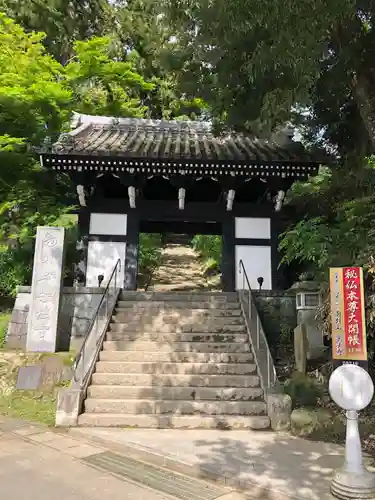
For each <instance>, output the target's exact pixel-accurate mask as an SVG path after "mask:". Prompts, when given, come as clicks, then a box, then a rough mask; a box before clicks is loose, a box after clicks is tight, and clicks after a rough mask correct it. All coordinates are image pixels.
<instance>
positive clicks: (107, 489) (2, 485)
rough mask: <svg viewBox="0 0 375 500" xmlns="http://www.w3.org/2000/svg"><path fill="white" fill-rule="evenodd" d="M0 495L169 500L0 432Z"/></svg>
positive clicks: (7, 498)
mask: <svg viewBox="0 0 375 500" xmlns="http://www.w3.org/2000/svg"><path fill="white" fill-rule="evenodd" d="M80 449H81V448H80ZM81 451H82V449H81ZM81 456H82V453H81ZM0 492H1V499H4V500H51V499H53V500H73V499H74V500H107V499H108V500H167V498H168V497H165V496H163V495H161V494H159V493H157V492H155V491H152V490H149V489H144V488H141V487H139V486H138V485H135V484H132V483H128V482H124V481H122V480H120V479H117V478H116V477H114V476H112V475H110V474H106V473H104V472H100V471H98V470H96V469H93V468H91V467H89V466H86V465H85V464H83V463H82V462H81V461H80V460H79V458H75V457H73V456H70V455H69V454H67V453H63V452H61V451H57V450H55V449H53V448H50V447H48V446H45V445H43V444H39V443H33V442H28V441H25V440H23V439H21V437H19V436H17V435H15V434H8V433H6V434H2V435H1V433H0ZM168 500H170V497H169V498H168Z"/></svg>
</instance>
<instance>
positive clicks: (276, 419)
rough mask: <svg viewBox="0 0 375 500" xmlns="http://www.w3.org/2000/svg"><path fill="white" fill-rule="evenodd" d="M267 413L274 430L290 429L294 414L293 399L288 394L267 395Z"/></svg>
mask: <svg viewBox="0 0 375 500" xmlns="http://www.w3.org/2000/svg"><path fill="white" fill-rule="evenodd" d="M267 414H268V417H269V419H270V422H271V429H272V430H274V431H288V430H289V429H290V416H291V414H292V399H291V398H290V396H288V395H287V394H281V393H276V394H268V395H267Z"/></svg>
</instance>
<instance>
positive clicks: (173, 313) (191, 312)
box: [114, 307, 242, 322]
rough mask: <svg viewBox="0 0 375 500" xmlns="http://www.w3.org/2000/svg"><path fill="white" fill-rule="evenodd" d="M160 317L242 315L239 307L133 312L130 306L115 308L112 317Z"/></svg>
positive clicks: (121, 319)
mask: <svg viewBox="0 0 375 500" xmlns="http://www.w3.org/2000/svg"><path fill="white" fill-rule="evenodd" d="M119 311H120V312H119ZM155 315H156V316H157V318H161V319H163V320H165V321H166V322H167V321H168V320H169V319H172V318H173V319H175V318H178V319H185V318H189V319H191V318H193V319H203V318H215V319H216V318H220V319H222V320H224V319H234V318H236V319H237V318H239V317H242V312H241V309H212V308H211V309H175V310H174V309H172V308H169V309H163V308H160V309H157V308H153V309H148V308H146V309H145V310H143V311H142V312H134V311H133V309H132V308H127V307H125V308H122V309H117V310H116V312H115V316H114V318H116V321H117V320H118V321H119V322H122V321H127V320H128V319H129V318H132V319H133V320H134V321H138V320H143V319H146V320H147V319H149V318H152V319H153V318H155Z"/></svg>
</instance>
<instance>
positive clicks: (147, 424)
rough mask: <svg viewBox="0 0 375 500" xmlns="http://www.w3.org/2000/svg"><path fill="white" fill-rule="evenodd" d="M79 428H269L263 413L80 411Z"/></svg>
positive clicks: (267, 419)
mask: <svg viewBox="0 0 375 500" xmlns="http://www.w3.org/2000/svg"><path fill="white" fill-rule="evenodd" d="M78 425H80V426H82V427H140V428H145V429H147V428H149V429H169V428H170V429H222V430H225V429H228V430H229V429H253V430H262V429H268V428H269V426H270V420H269V418H268V417H266V416H243V415H234V416H226V415H223V416H218V415H215V416H209V415H207V416H201V415H184V416H176V415H168V416H167V415H160V416H159V415H124V414H118V415H116V414H106V413H104V414H100V413H83V414H82V415H80V416H79V418H78Z"/></svg>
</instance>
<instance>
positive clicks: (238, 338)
mask: <svg viewBox="0 0 375 500" xmlns="http://www.w3.org/2000/svg"><path fill="white" fill-rule="evenodd" d="M106 340H114V341H127V342H134V341H137V340H139V341H154V342H156V343H161V342H162V343H165V342H215V343H220V342H222V343H226V342H231V343H235V342H238V343H247V342H248V336H247V334H246V333H233V334H227V335H226V334H224V333H172V332H169V333H168V332H142V331H140V332H131V331H129V332H128V331H118V330H116V331H109V332H107V334H106ZM156 350H157V349H156Z"/></svg>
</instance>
